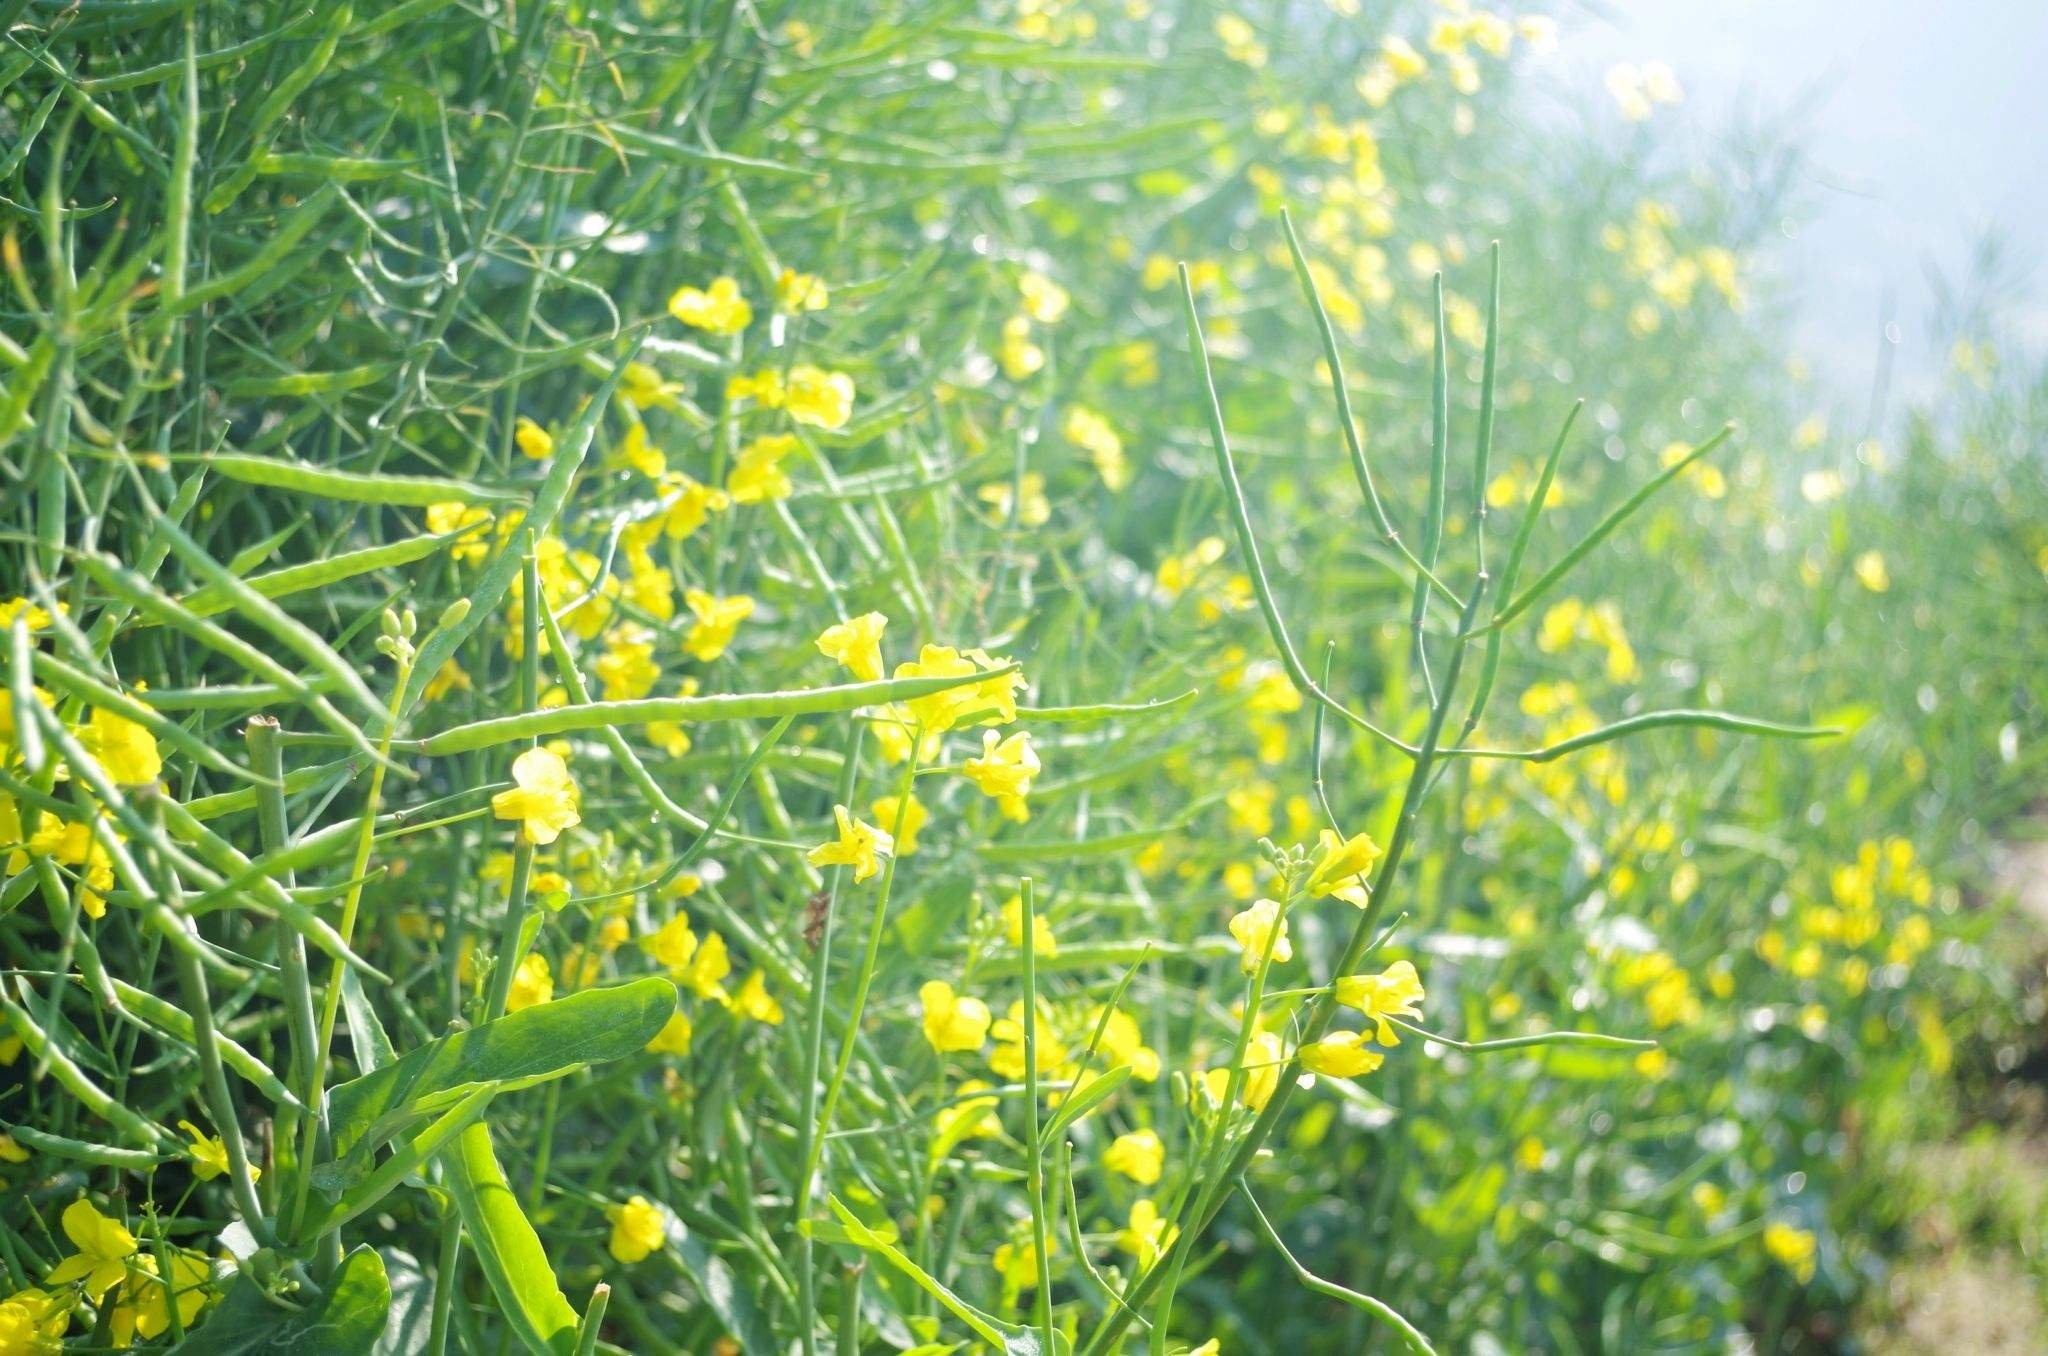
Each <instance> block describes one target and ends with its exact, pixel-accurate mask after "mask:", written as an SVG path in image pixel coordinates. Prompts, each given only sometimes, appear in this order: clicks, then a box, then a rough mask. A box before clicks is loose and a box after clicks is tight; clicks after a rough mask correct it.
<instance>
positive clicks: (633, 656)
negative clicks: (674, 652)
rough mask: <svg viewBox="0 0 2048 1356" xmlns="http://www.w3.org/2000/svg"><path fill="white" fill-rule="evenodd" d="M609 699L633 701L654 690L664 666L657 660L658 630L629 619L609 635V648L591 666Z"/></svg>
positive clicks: (607, 640)
mask: <svg viewBox="0 0 2048 1356" xmlns="http://www.w3.org/2000/svg"><path fill="white" fill-rule="evenodd" d="M590 668H591V672H592V673H594V674H596V675H597V679H598V681H599V682H601V683H603V684H604V699H605V700H606V701H608V702H618V701H631V700H633V699H635V698H638V697H644V696H646V695H647V694H648V693H650V692H652V691H654V685H655V683H657V682H658V681H660V679H661V665H659V664H657V663H655V662H654V632H652V631H650V630H648V629H647V628H646V627H644V626H639V625H636V624H634V623H632V622H627V623H625V624H624V625H622V626H615V627H613V628H612V630H611V633H610V634H609V635H607V636H606V637H605V651H604V653H603V654H601V655H599V656H598V657H597V661H596V662H595V663H593V664H592V665H591V666H590Z"/></svg>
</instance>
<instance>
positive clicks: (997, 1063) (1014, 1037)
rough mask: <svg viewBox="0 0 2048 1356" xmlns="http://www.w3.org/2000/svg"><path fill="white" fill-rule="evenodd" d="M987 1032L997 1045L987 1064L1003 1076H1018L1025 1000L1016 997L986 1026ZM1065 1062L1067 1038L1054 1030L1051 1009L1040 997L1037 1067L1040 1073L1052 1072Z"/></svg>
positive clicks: (1022, 1062) (1021, 1074)
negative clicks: (1017, 1000) (1003, 1011)
mask: <svg viewBox="0 0 2048 1356" xmlns="http://www.w3.org/2000/svg"><path fill="white" fill-rule="evenodd" d="M989 1034H990V1035H991V1036H993V1037H995V1039H996V1048H995V1049H994V1050H993V1051H991V1052H990V1053H989V1057H988V1067H989V1068H991V1069H994V1070H995V1071H996V1072H997V1073H999V1074H1001V1075H1002V1076H1003V1077H1004V1078H1008V1079H1013V1080H1014V1079H1020V1078H1022V1077H1024V1070H1025V1068H1026V1064H1025V1059H1024V1004H1023V1003H1022V1002H1021V1001H1019V1002H1015V1003H1012V1004H1010V1008H1009V1011H1008V1012H1006V1013H1005V1014H1004V1015H1003V1016H1001V1017H999V1018H997V1019H996V1021H995V1022H994V1024H992V1025H991V1026H990V1027H989ZM1066 1062H1067V1046H1066V1042H1064V1041H1062V1040H1061V1039H1060V1038H1059V1034H1058V1033H1057V1032H1056V1031H1054V1030H1053V1022H1052V1013H1051V1011H1050V1010H1049V1009H1048V1008H1047V1007H1046V1004H1045V1001H1044V1000H1043V999H1040V1000H1039V1004H1038V1071H1039V1073H1040V1074H1041V1075H1045V1076H1050V1075H1051V1073H1052V1072H1053V1071H1055V1070H1057V1069H1059V1067H1060V1066H1061V1065H1063V1064H1065V1063H1066Z"/></svg>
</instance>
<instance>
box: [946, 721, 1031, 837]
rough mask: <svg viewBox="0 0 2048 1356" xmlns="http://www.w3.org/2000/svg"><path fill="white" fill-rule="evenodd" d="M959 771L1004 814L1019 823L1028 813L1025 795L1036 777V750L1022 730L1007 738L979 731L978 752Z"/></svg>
mask: <svg viewBox="0 0 2048 1356" xmlns="http://www.w3.org/2000/svg"><path fill="white" fill-rule="evenodd" d="M960 771H961V773H962V774H963V775H964V776H965V777H966V778H967V780H969V781H971V782H973V783H974V784H975V785H976V786H978V787H980V788H981V793H982V794H983V795H984V796H991V797H993V798H994V799H995V802H996V805H997V806H998V808H1000V809H1001V810H1002V812H1003V814H1004V816H1005V817H1007V818H1010V819H1014V820H1016V821H1018V822H1019V823H1022V822H1023V821H1024V820H1026V819H1028V818H1030V817H1031V812H1030V811H1029V810H1027V809H1026V808H1025V806H1024V798H1025V797H1026V796H1028V795H1030V794H1031V783H1032V782H1033V781H1034V780H1036V779H1037V777H1038V751H1037V750H1036V749H1033V748H1032V747H1031V736H1030V735H1029V734H1027V733H1026V732H1024V731H1023V730H1019V731H1017V733H1015V734H1013V735H1011V736H1009V737H1008V738H1003V737H1002V736H1000V735H998V734H997V733H996V732H995V731H994V730H984V731H982V734H981V756H980V757H979V758H969V759H968V760H967V761H966V762H965V763H963V764H961V767H960Z"/></svg>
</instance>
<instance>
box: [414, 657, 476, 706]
mask: <svg viewBox="0 0 2048 1356" xmlns="http://www.w3.org/2000/svg"><path fill="white" fill-rule="evenodd" d="M467 691H469V674H468V673H466V672H464V670H463V667H462V665H460V664H458V663H456V662H455V661H454V660H453V659H449V660H446V661H445V662H443V663H442V665H441V667H440V668H438V669H435V670H434V676H433V677H431V678H429V679H427V685H426V687H425V688H423V689H421V691H420V697H421V699H422V700H425V701H430V702H432V701H439V700H440V699H441V698H443V697H445V696H447V695H448V694H449V693H451V692H467Z"/></svg>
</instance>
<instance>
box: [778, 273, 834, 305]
mask: <svg viewBox="0 0 2048 1356" xmlns="http://www.w3.org/2000/svg"><path fill="white" fill-rule="evenodd" d="M831 300H832V294H831V292H830V291H829V290H828V289H827V288H826V286H825V282H824V280H823V279H822V278H820V277H819V276H818V275H817V274H815V273H799V272H797V271H796V270H795V269H793V268H785V269H783V270H782V272H780V273H778V274H776V275H775V304H776V305H777V306H780V307H781V308H782V309H783V310H785V311H787V312H789V314H791V315H796V314H798V313H799V312H802V311H822V310H824V309H825V307H826V306H827V305H829V304H830V303H831Z"/></svg>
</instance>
